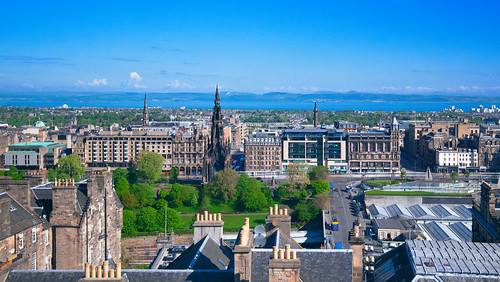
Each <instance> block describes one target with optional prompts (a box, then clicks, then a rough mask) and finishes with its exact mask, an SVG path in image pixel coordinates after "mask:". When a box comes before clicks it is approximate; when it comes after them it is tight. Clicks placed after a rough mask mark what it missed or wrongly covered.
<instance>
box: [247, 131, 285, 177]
mask: <svg viewBox="0 0 500 282" xmlns="http://www.w3.org/2000/svg"><path fill="white" fill-rule="evenodd" d="M245 173H246V174H247V175H248V176H250V177H257V176H275V175H280V174H281V138H280V137H279V136H277V135H268V134H265V133H259V134H256V135H253V136H248V137H247V138H246V139H245Z"/></svg>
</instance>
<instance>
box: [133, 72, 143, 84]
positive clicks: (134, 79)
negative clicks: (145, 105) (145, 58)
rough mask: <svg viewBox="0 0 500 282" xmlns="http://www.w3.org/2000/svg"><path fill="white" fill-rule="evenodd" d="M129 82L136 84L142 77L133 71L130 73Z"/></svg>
mask: <svg viewBox="0 0 500 282" xmlns="http://www.w3.org/2000/svg"><path fill="white" fill-rule="evenodd" d="M130 80H133V81H136V82H141V81H142V77H141V76H140V75H139V74H138V73H137V72H135V71H133V72H131V73H130Z"/></svg>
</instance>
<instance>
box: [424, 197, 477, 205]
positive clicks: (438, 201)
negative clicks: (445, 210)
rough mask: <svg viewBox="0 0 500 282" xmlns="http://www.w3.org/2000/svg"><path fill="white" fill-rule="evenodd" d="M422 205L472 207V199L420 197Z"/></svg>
mask: <svg viewBox="0 0 500 282" xmlns="http://www.w3.org/2000/svg"><path fill="white" fill-rule="evenodd" d="M422 204H424V205H469V206H472V204H473V202H472V197H422Z"/></svg>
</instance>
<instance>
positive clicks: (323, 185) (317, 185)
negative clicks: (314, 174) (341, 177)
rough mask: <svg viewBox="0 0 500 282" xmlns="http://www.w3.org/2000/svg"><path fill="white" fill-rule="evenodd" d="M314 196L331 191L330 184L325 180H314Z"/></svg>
mask: <svg viewBox="0 0 500 282" xmlns="http://www.w3.org/2000/svg"><path fill="white" fill-rule="evenodd" d="M311 187H312V191H313V195H317V194H321V193H323V192H325V191H328V190H329V189H330V184H328V182H326V181H324V180H323V179H318V180H314V181H313V182H312V183H311Z"/></svg>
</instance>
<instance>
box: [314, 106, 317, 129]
mask: <svg viewBox="0 0 500 282" xmlns="http://www.w3.org/2000/svg"><path fill="white" fill-rule="evenodd" d="M317 126H318V106H317V105H316V101H314V127H317Z"/></svg>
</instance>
